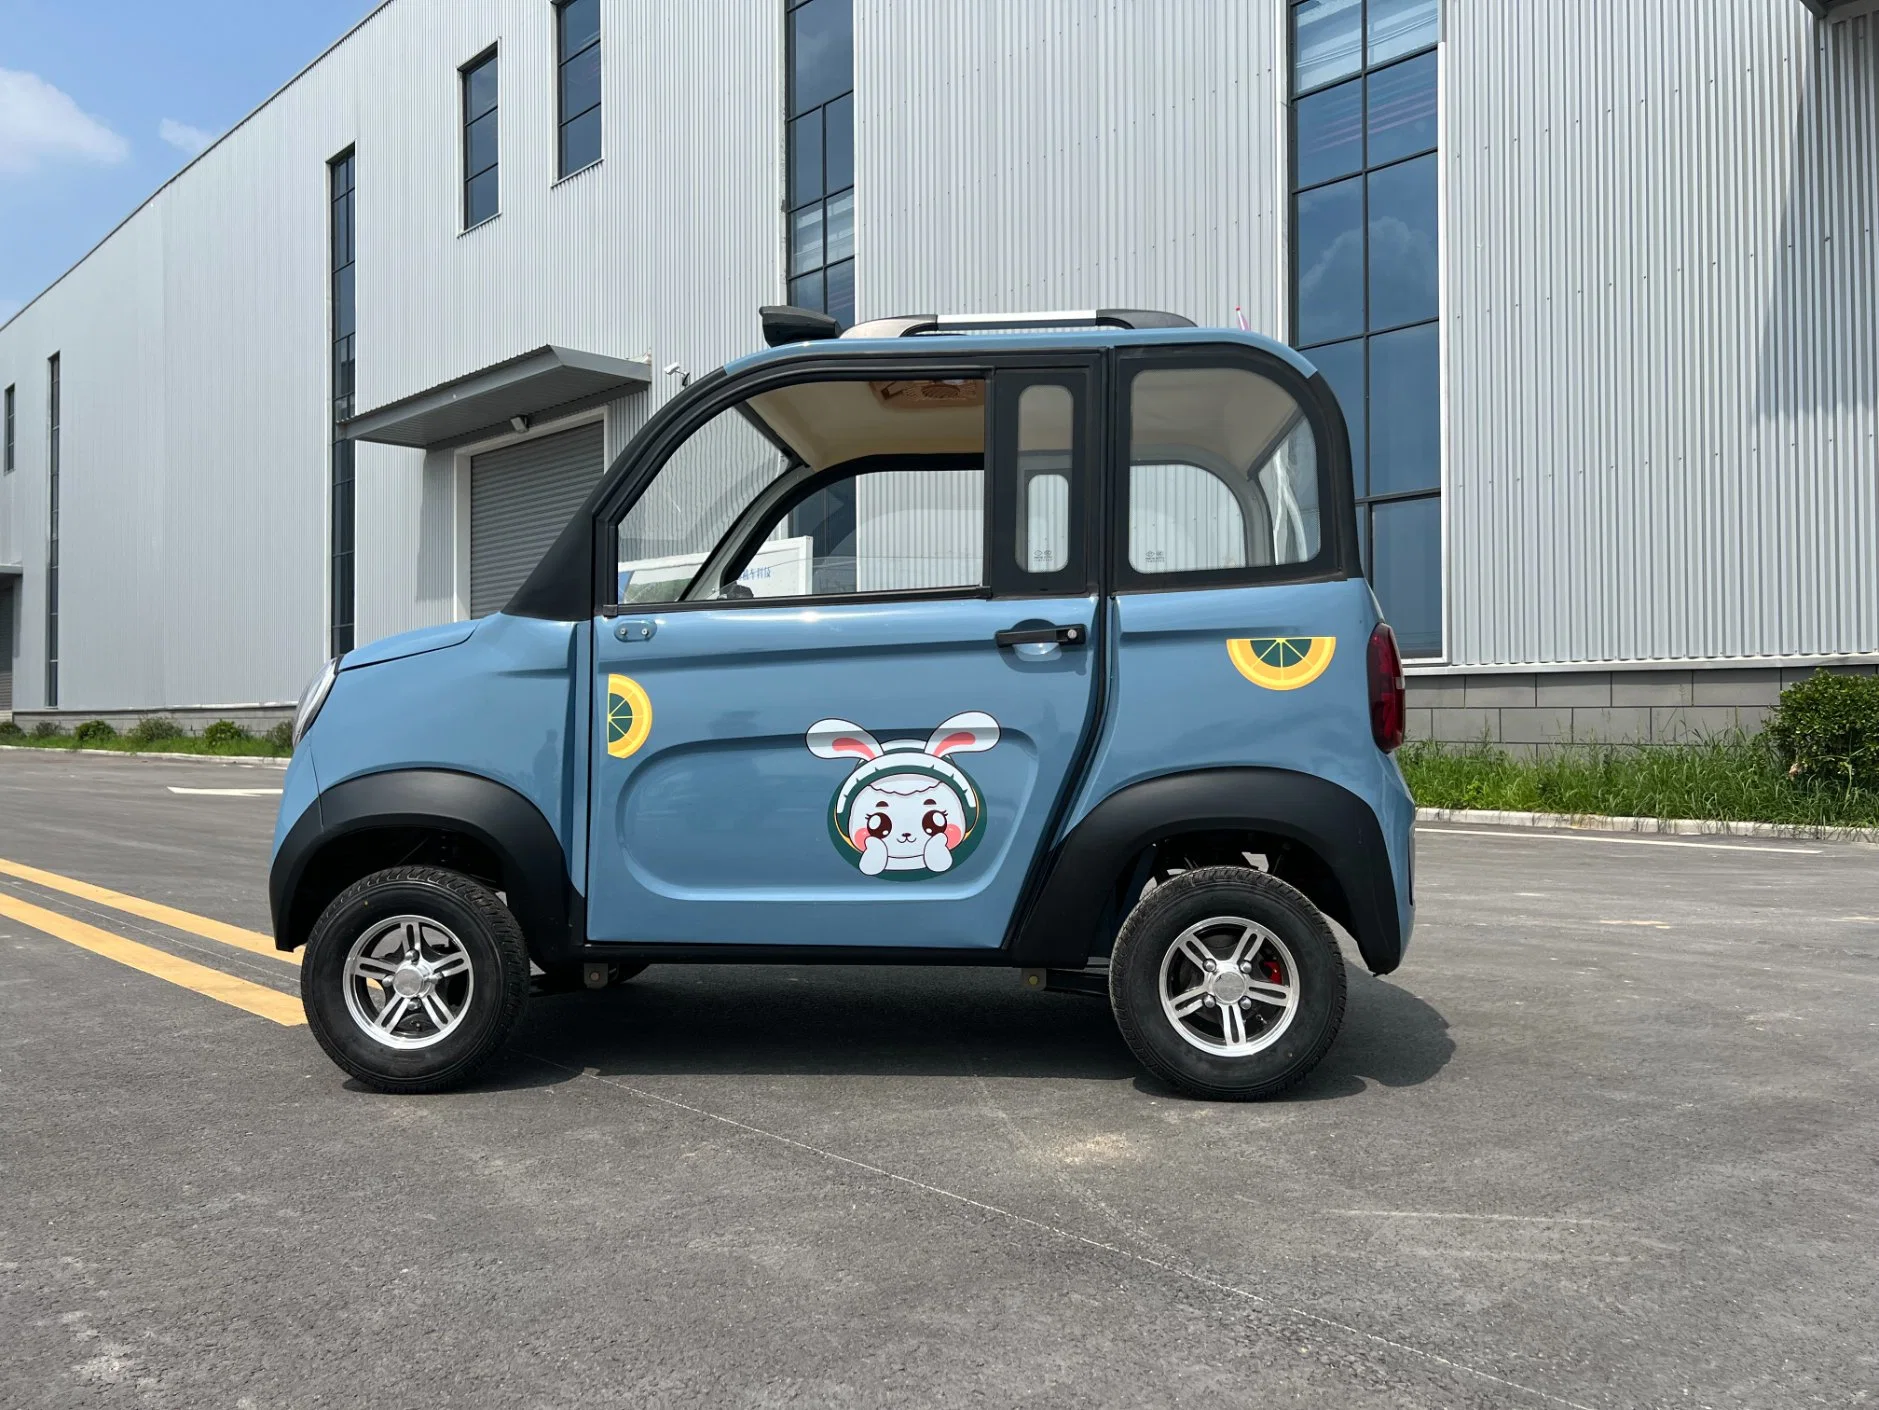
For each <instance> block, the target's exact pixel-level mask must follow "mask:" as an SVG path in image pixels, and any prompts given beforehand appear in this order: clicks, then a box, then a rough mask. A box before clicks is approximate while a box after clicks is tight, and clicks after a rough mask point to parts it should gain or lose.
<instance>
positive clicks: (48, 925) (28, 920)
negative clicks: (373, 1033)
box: [0, 892, 307, 1028]
mask: <svg viewBox="0 0 1879 1410" xmlns="http://www.w3.org/2000/svg"><path fill="white" fill-rule="evenodd" d="M0 916H6V917H7V918H8V919H10V920H16V921H18V922H19V923H20V924H21V925H30V926H31V927H32V928H33V929H34V930H42V931H44V932H45V933H46V934H47V935H50V936H52V937H53V938H54V939H58V940H65V941H68V942H70V943H71V944H73V945H76V946H78V947H79V948H80V949H81V950H90V951H91V952H92V953H93V954H94V955H103V956H104V957H105V958H106V959H108V960H116V961H117V962H118V963H119V964H121V965H129V966H130V967H131V968H132V969H135V970H141V971H142V972H143V973H145V974H153V975H155V976H156V977H157V978H158V979H167V980H169V982H170V983H172V984H180V985H181V986H182V987H183V988H185V989H193V990H194V991H195V992H196V993H198V994H205V995H207V996H208V997H209V998H211V999H217V1000H220V1001H221V1002H222V1003H225V1004H230V1005H232V1006H233V1007H235V1008H238V1009H241V1010H243V1011H244V1012H246V1013H251V1014H254V1015H256V1016H257V1017H260V1018H266V1019H271V1020H272V1021H273V1022H275V1023H278V1024H281V1025H282V1026H283V1027H288V1028H292V1027H295V1026H297V1025H300V1024H304V1023H305V1022H306V1021H307V1017H306V1013H305V1012H304V1011H303V1010H302V1009H301V1007H300V1000H298V999H296V998H295V997H294V996H293V995H291V994H283V993H281V992H280V991H279V990H278V989H270V988H268V987H267V985H265V984H256V983H254V982H253V981H252V980H247V979H237V978H236V977H235V976H234V975H232V974H224V973H222V971H221V970H219V969H210V968H209V967H208V966H207V965H204V964H197V963H196V962H195V961H194V960H185V959H180V958H178V957H177V956H175V955H172V954H170V953H168V952H167V951H164V950H159V949H156V948H155V947H154V946H150V945H143V944H139V943H138V942H137V941H135V940H126V939H125V938H124V937H123V936H121V935H113V934H112V933H111V932H110V931H108V930H100V929H98V927H97V926H95V925H87V924H85V922H84V921H82V920H74V919H72V917H70V916H63V915H60V914H59V913H58V912H57V911H49V910H46V909H45V908H44V907H43V906H35V905H32V904H31V903H30V902H27V901H22V900H20V899H19V898H18V897H16V896H9V895H7V894H6V893H5V892H0Z"/></svg>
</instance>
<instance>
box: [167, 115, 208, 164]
mask: <svg viewBox="0 0 1879 1410" xmlns="http://www.w3.org/2000/svg"><path fill="white" fill-rule="evenodd" d="M157 136H159V137H161V138H162V139H163V140H164V141H165V142H168V143H169V144H170V145H171V146H172V147H174V148H176V150H177V151H179V152H181V153H183V154H184V155H185V156H190V157H193V156H195V155H197V154H198V153H199V152H201V151H202V149H203V148H204V147H206V146H208V145H209V144H210V143H211V142H213V141H214V140H215V134H214V133H213V132H204V131H203V130H202V129H201V128H200V127H191V126H190V125H189V124H188V123H186V122H178V121H177V120H176V119H175V118H164V119H163V121H162V122H160V123H158V124H157Z"/></svg>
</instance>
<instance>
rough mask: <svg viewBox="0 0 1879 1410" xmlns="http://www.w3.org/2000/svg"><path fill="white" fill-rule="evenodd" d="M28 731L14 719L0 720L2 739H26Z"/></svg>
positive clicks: (0, 736)
mask: <svg viewBox="0 0 1879 1410" xmlns="http://www.w3.org/2000/svg"><path fill="white" fill-rule="evenodd" d="M24 738H26V731H25V730H23V729H21V728H20V727H19V725H18V724H16V723H15V722H14V721H12V720H0V739H24Z"/></svg>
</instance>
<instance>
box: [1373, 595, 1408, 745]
mask: <svg viewBox="0 0 1879 1410" xmlns="http://www.w3.org/2000/svg"><path fill="white" fill-rule="evenodd" d="M1403 691H1404V686H1403V658H1402V655H1401V654H1400V653H1399V652H1398V651H1397V649H1396V633H1395V632H1393V631H1391V630H1390V624H1389V623H1388V622H1379V623H1377V629H1376V630H1375V631H1374V632H1372V633H1370V734H1371V737H1372V738H1373V739H1375V740H1376V741H1377V748H1379V749H1381V750H1382V751H1383V752H1384V753H1385V754H1388V753H1389V752H1390V751H1391V750H1393V749H1396V748H1398V747H1399V746H1401V744H1402V742H1403V704H1404V702H1403Z"/></svg>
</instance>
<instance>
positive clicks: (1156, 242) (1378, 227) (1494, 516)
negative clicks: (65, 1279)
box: [0, 0, 1879, 743]
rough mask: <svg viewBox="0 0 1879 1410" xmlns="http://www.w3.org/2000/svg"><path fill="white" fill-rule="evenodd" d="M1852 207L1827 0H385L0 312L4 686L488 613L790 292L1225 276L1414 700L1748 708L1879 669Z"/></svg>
mask: <svg viewBox="0 0 1879 1410" xmlns="http://www.w3.org/2000/svg"><path fill="white" fill-rule="evenodd" d="M6 218H9V219H17V218H19V216H18V215H17V213H11V212H9V213H7V217H6ZM1875 226H1879V6H1875V4H1874V3H1873V0H1850V3H1849V2H1848V0H1703V3H1701V4H1683V5H1665V4H1662V3H1661V2H1660V0H1600V2H1599V3H1596V4H1591V3H1587V4H1565V5H1558V4H1554V5H1539V4H1528V3H1525V0H1302V3H1292V0H919V3H910V2H909V0H685V3H676V4H674V3H662V2H661V0H565V3H560V2H558V0H388V3H386V4H384V5H381V6H380V7H379V8H377V9H375V10H374V11H372V13H371V14H370V15H368V16H367V17H366V18H365V19H364V20H363V21H362V22H361V23H360V24H359V25H358V26H357V27H356V28H354V29H353V30H352V31H351V32H350V33H349V34H347V35H346V36H345V37H344V38H343V39H341V40H340V41H339V42H338V43H337V44H335V45H334V46H333V47H332V48H331V49H330V50H329V51H328V52H327V53H325V54H324V55H322V56H321V57H320V58H319V59H318V60H317V61H316V62H315V63H313V64H312V65H311V66H310V67H309V68H308V69H306V70H305V71H304V72H303V73H301V74H300V75H299V76H298V77H297V78H295V79H294V80H293V81H292V82H291V83H289V84H288V85H287V86H286V87H285V88H284V89H282V90H281V91H280V92H279V93H277V94H276V95H275V96H274V97H272V98H271V99H269V100H268V101H267V102H266V103H264V104H263V105H262V106H261V107H260V108H259V109H258V110H257V111H256V112H254V113H253V114H252V115H250V116H249V117H248V118H246V119H245V120H244V121H242V122H241V123H240V124H238V125H237V126H236V127H235V128H234V129H233V130H232V131H231V132H229V133H228V134H227V135H226V136H225V137H223V138H222V139H221V140H220V141H219V142H217V143H216V144H215V145H214V146H213V147H211V148H210V149H209V150H207V151H206V152H204V153H203V154H202V155H201V156H200V157H199V158H197V159H196V160H195V161H194V162H192V163H191V164H190V165H189V166H188V167H187V168H185V169H184V170H183V171H182V172H181V173H180V174H179V175H178V176H176V177H175V178H174V179H173V180H172V181H170V182H169V183H168V184H167V185H165V186H164V187H163V188H162V189H161V190H159V191H158V192H157V193H156V194H155V195H153V196H152V197H151V198H150V199H149V200H148V201H146V202H145V203H144V205H142V206H141V207H140V208H139V209H138V210H137V211H136V212H134V213H133V214H132V215H131V216H129V218H128V219H126V220H125V221H124V222H123V223H122V224H121V225H120V226H119V227H118V228H117V229H116V230H115V231H113V232H112V233H111V235H110V236H109V237H108V238H107V239H105V240H104V242H103V243H102V244H100V245H99V246H98V247H97V248H96V249H94V250H93V251H92V252H91V253H90V254H88V255H87V256H86V257H85V258H84V259H83V260H81V261H80V262H79V263H78V265H77V266H75V267H74V268H73V269H72V270H71V271H70V272H68V273H67V274H66V275H65V276H64V277H63V278H61V279H60V280H59V281H58V282H57V283H55V284H54V285H53V286H52V287H51V288H49V289H47V290H46V291H45V292H44V293H42V294H41V295H40V296H39V297H38V298H37V299H35V300H34V301H33V302H32V303H31V304H29V305H28V306H27V307H26V308H25V309H23V310H22V311H21V312H19V313H18V314H17V315H15V316H14V317H13V318H12V319H11V320H10V321H9V322H8V323H7V324H6V325H5V326H4V328H0V386H4V388H5V412H6V421H5V465H4V473H3V474H0V710H4V709H6V708H8V707H9V705H10V707H11V709H12V710H13V711H14V712H15V715H16V717H17V718H20V719H21V720H28V719H32V718H37V717H40V716H42V715H43V714H45V713H46V712H52V713H54V714H56V715H58V716H60V717H64V718H70V717H73V716H78V717H83V716H87V715H92V714H106V715H110V714H113V713H122V712H130V711H152V710H157V709H163V710H166V711H169V712H172V713H180V712H185V711H187V710H189V709H190V708H192V707H212V708H213V709H214V710H215V712H216V713H221V714H227V713H232V712H235V711H236V710H238V709H239V708H240V707H258V706H262V705H266V704H270V703H278V702H284V701H289V700H291V699H292V698H293V696H294V695H295V694H296V693H297V691H298V689H299V687H300V686H301V684H302V682H303V681H304V680H305V679H306V677H307V676H308V675H309V673H310V672H311V671H312V670H313V668H314V667H315V666H316V665H317V664H318V662H319V661H320V660H321V659H322V658H323V657H324V656H325V655H326V654H327V653H328V651H329V650H331V649H345V648H347V647H350V646H352V645H355V644H363V643H365V642H367V641H370V640H372V639H374V638H376V637H379V636H382V635H385V634H387V633H391V632H396V631H400V630H404V629H406V628H410V627H414V626H419V625H424V624H428V623H435V622H439V621H445V620H449V619H453V618H461V617H467V616H473V615H480V614H482V613H484V612H488V611H491V610H494V609H495V608H497V607H499V606H500V605H501V604H502V603H503V602H504V601H505V599H506V597H507V595H508V593H509V592H510V591H511V590H512V589H513V588H514V587H515V586H516V585H517V584H518V583H519V582H520V580H521V578H522V577H523V575H524V574H525V573H526V572H527V571H528V569H529V567H530V566H532V563H533V561H534V559H535V557H536V556H537V555H538V554H539V553H540V551H541V550H542V549H543V548H544V547H545V546H546V545H547V544H548V542H549V541H550V540H551V539H552V538H553V536H554V534H555V533H556V532H557V530H558V529H559V528H560V527H561V524H562V523H563V521H564V520H565V519H566V517H567V515H568V514H569V513H570V511H571V510H572V509H573V508H574V507H575V506H576V505H577V504H578V503H579V502H580V500H581V499H582V497H583V496H584V494H585V493H586V491H587V489H588V488H589V487H590V486H591V485H592V483H593V482H594V480H595V479H596V478H597V477H598V476H599V475H600V474H601V473H602V470H603V467H604V465H605V464H606V462H607V461H608V460H609V459H610V458H611V457H612V456H613V455H614V454H615V453H617V452H618V451H619V450H620V449H621V447H623V446H624V445H625V443H626V441H627V440H628V438H629V437H630V436H631V435H632V434H633V432H634V430H635V428H637V427H638V426H639V425H640V424H641V423H642V422H643V421H644V420H645V419H646V417H647V416H648V414H649V413H650V412H651V411H652V410H654V409H655V408H656V407H657V406H658V405H659V404H660V403H661V402H662V401H663V400H664V399H665V398H667V397H669V396H670V395H671V394H672V393H673V392H675V391H676V390H677V389H678V386H679V385H680V382H681V380H682V378H683V377H684V376H685V375H686V374H687V373H702V372H704V371H706V370H708V369H710V368H712V367H715V366H717V365H718V364H720V363H722V362H724V361H726V360H727V359H729V358H732V357H734V356H737V355H739V354H741V353H743V352H745V351H748V350H749V349H751V348H752V347H753V346H754V345H755V344H756V343H757V341H758V327H757V318H756V310H757V307H758V306H759V305H760V304H766V303H776V302H786V301H787V302H794V303H798V304H805V305H809V306H813V307H821V308H826V309H827V310H828V311H830V312H831V313H834V314H836V315H837V316H838V317H840V318H842V319H843V320H845V321H847V320H853V319H856V318H864V319H865V318H872V317H879V316H886V315H890V314H895V313H910V312H928V311H941V312H959V313H966V312H983V311H992V310H1018V309H1051V308H1089V307H1101V306H1116V307H1138V308H1156V309H1167V310H1172V311H1175V312H1179V313H1182V314H1185V315H1187V316H1188V317H1190V318H1192V319H1194V320H1195V321H1196V322H1199V323H1202V324H1232V323H1234V322H1235V320H1236V317H1237V316H1238V313H1236V311H1240V312H1243V315H1244V317H1245V319H1246V320H1247V322H1248V323H1249V324H1250V325H1251V326H1252V327H1253V328H1254V329H1256V330H1261V331H1265V332H1269V333H1272V334H1273V335H1275V336H1278V337H1281V338H1284V339H1286V340H1288V341H1291V342H1293V343H1295V344H1296V345H1298V346H1300V347H1303V348H1306V349H1308V350H1309V351H1308V355H1309V356H1310V357H1312V358H1313V360H1314V361H1316V362H1317V363H1318V364H1319V366H1320V367H1321V368H1323V370H1324V371H1325V373H1326V375H1327V377H1328V378H1329V379H1330V380H1331V382H1332V384H1333V385H1334V386H1335V388H1336V389H1337V391H1338V393H1339V396H1340V398H1341V399H1342V400H1343V402H1344V405H1345V408H1346V412H1347V415H1348V417H1349V419H1350V422H1351V427H1352V433H1353V443H1354V447H1355V449H1356V451H1357V467H1358V495H1359V499H1360V506H1361V507H1360V514H1361V516H1362V525H1361V528H1362V535H1363V539H1364V543H1365V545H1366V552H1367V555H1368V559H1367V561H1368V563H1369V565H1370V570H1371V574H1372V579H1373V581H1374V583H1375V584H1376V587H1377V591H1378V594H1379V596H1380V598H1381V599H1382V601H1383V603H1384V606H1385V610H1386V611H1387V612H1388V613H1389V615H1390V616H1391V618H1392V620H1393V621H1394V622H1395V623H1396V625H1397V628H1398V632H1399V635H1400V636H1401V638H1402V640H1403V642H1404V644H1405V646H1406V647H1407V648H1408V650H1409V652H1410V654H1411V655H1412V656H1414V657H1416V658H1418V659H1417V662H1416V664H1415V666H1414V668H1413V673H1412V674H1413V679H1412V701H1411V704H1412V706H1415V707H1416V711H1415V713H1413V714H1412V731H1413V732H1417V733H1430V732H1433V733H1435V734H1436V735H1437V736H1438V737H1445V738H1457V739H1461V738H1478V737H1481V736H1482V735H1483V734H1487V735H1489V736H1492V737H1496V738H1502V739H1504V740H1507V741H1509V742H1515V743H1528V742H1541V741H1547V740H1554V739H1563V738H1575V737H1576V738H1591V737H1602V738H1612V739H1645V740H1652V739H1655V740H1664V739H1672V738H1675V737H1677V736H1678V735H1679V734H1680V733H1681V732H1686V731H1690V730H1693V729H1695V730H1712V729H1716V728H1719V727H1723V726H1727V725H1733V724H1736V723H1738V722H1740V723H1742V724H1745V725H1753V724H1755V723H1757V722H1758V721H1759V719H1760V711H1761V710H1762V709H1763V708H1764V707H1766V706H1767V705H1769V704H1771V703H1772V701H1773V698H1774V694H1775V692H1776V691H1777V690H1778V688H1779V686H1780V684H1781V682H1782V681H1783V680H1784V679H1790V678H1792V677H1793V676H1795V675H1796V674H1799V673H1804V672H1807V671H1811V670H1812V669H1815V668H1816V667H1818V666H1821V665H1838V666H1843V667H1850V668H1856V669H1865V670H1871V669H1873V668H1874V666H1875V664H1879V241H1876V239H1875ZM667 369H673V370H672V371H670V372H668V371H667ZM1425 712H1426V713H1425Z"/></svg>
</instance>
